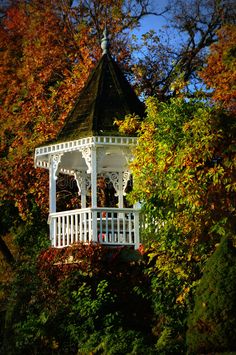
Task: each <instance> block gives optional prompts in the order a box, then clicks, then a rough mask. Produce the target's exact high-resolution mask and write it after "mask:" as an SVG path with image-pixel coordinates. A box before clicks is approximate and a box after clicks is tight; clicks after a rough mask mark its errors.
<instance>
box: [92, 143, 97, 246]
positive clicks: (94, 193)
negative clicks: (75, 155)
mask: <svg viewBox="0 0 236 355" xmlns="http://www.w3.org/2000/svg"><path fill="white" fill-rule="evenodd" d="M91 194H92V196H91V203H92V209H96V208H97V152H96V147H92V149H91ZM92 230H93V235H92V238H91V239H92V241H94V242H97V211H93V213H92Z"/></svg>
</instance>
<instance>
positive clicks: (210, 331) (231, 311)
mask: <svg viewBox="0 0 236 355" xmlns="http://www.w3.org/2000/svg"><path fill="white" fill-rule="evenodd" d="M235 275H236V248H235V247H234V246H233V244H232V241H231V240H230V239H227V238H224V239H223V240H222V241H221V243H220V245H219V246H218V247H217V249H216V251H215V252H214V254H213V255H212V256H211V257H210V258H209V259H208V261H207V263H206V266H205V270H204V274H203V277H202V279H201V280H200V283H199V285H198V288H197V290H196V296H195V306H194V309H193V312H192V314H191V315H190V316H189V319H188V331H187V346H188V352H189V354H206V353H215V352H226V351H236V312H235V309H236V277H235Z"/></svg>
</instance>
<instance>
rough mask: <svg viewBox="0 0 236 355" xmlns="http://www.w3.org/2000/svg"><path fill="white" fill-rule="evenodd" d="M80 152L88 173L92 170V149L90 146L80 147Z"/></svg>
mask: <svg viewBox="0 0 236 355" xmlns="http://www.w3.org/2000/svg"><path fill="white" fill-rule="evenodd" d="M81 153H82V157H83V158H84V160H85V163H86V165H87V167H88V170H87V173H89V174H90V173H91V171H92V163H91V162H92V157H91V155H92V149H91V147H85V148H82V149H81Z"/></svg>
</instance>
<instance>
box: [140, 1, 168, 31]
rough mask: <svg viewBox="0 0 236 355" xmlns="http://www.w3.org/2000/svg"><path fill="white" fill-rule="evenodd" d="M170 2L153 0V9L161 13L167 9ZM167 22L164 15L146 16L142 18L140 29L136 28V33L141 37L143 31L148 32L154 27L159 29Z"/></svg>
mask: <svg viewBox="0 0 236 355" xmlns="http://www.w3.org/2000/svg"><path fill="white" fill-rule="evenodd" d="M168 2H169V1H168V0H151V6H152V10H153V11H155V12H158V13H159V12H161V11H163V10H164V9H165V7H166V6H167V4H168ZM166 23H167V21H166V19H165V18H164V17H163V16H152V15H148V16H145V17H144V18H143V19H142V20H141V27H140V28H139V29H138V30H135V31H134V34H135V35H136V36H138V37H141V35H142V34H143V33H146V32H147V31H149V30H152V29H153V30H156V31H158V30H159V29H160V28H161V27H162V26H164V25H165V24H166Z"/></svg>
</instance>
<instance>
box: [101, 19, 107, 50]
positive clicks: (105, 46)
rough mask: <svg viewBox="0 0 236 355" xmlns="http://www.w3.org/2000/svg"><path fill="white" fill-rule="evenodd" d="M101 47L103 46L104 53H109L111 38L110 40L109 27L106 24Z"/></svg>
mask: <svg viewBox="0 0 236 355" xmlns="http://www.w3.org/2000/svg"><path fill="white" fill-rule="evenodd" d="M101 48H102V55H103V54H107V53H108V49H109V40H108V33H107V27H106V26H105V28H104V31H103V37H102V42H101Z"/></svg>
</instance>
